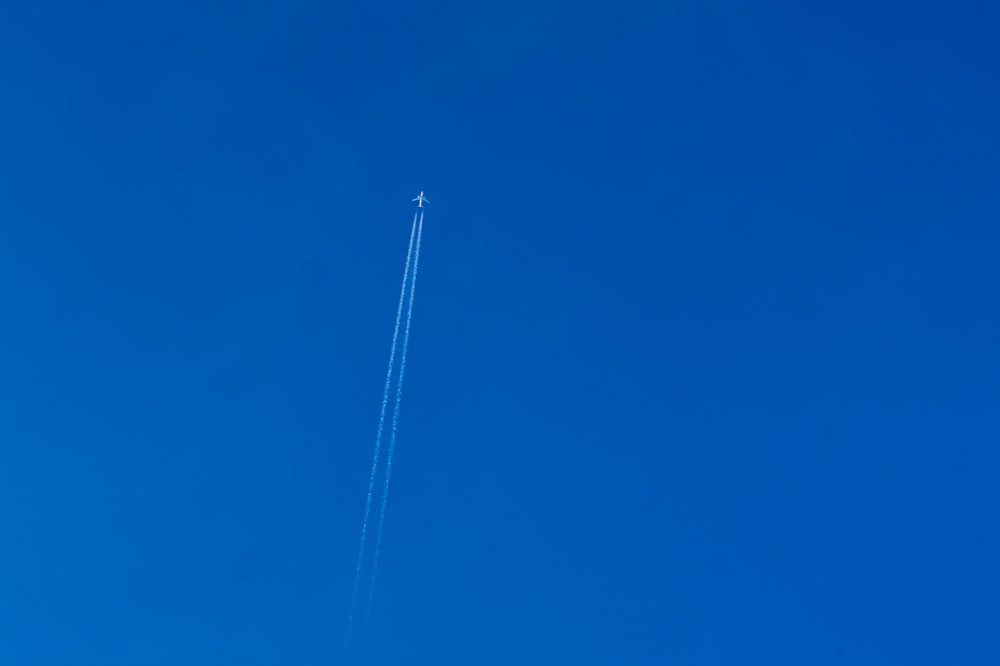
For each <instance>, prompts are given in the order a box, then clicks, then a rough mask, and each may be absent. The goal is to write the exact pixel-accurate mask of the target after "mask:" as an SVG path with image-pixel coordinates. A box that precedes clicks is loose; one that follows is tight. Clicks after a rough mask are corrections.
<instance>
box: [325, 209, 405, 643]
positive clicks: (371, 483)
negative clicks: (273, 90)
mask: <svg viewBox="0 0 1000 666" xmlns="http://www.w3.org/2000/svg"><path fill="white" fill-rule="evenodd" d="M420 221H421V225H422V224H423V215H421V216H420ZM416 231H417V213H414V214H413V226H412V227H411V228H410V244H409V246H408V247H407V248H406V266H405V267H404V268H403V286H402V287H400V289H399V305H398V306H397V307H396V326H395V328H393V331H392V346H391V347H390V348H389V369H388V370H387V371H386V373H385V389H384V390H383V391H382V408H381V410H380V411H379V415H378V431H377V434H376V435H375V453H374V455H373V456H372V471H371V474H369V476H368V496H367V497H366V499H365V516H364V519H363V520H362V521H361V544H360V545H359V546H358V564H357V567H356V568H355V571H354V589H353V590H352V592H351V611H350V614H349V615H348V616H347V638H346V643H345V646H344V652H345V658H346V654H347V652H349V651H350V646H351V637H352V632H353V630H354V611H355V607H356V606H357V601H358V585H359V584H360V582H361V563H362V561H363V560H364V555H365V541H366V539H367V537H368V520H369V518H370V517H371V510H372V496H373V495H374V492H375V476H376V473H377V471H378V460H379V453H380V452H381V450H382V433H383V431H384V430H385V410H386V407H387V406H388V404H389V386H390V385H391V383H392V368H393V366H394V365H395V362H396V341H397V340H398V339H399V324H400V321H401V320H402V318H403V301H404V299H405V297H406V282H407V278H408V277H409V275H410V261H411V259H412V257H413V237H414V234H415V233H416ZM415 273H416V264H414V274H415ZM410 301H411V303H412V301H413V299H412V297H411V299H410ZM411 307H412V306H411ZM407 331H409V324H408V323H407ZM403 353H404V355H405V353H406V346H405V344H404V346H403ZM379 531H380V532H381V522H379Z"/></svg>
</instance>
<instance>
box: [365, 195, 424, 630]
mask: <svg viewBox="0 0 1000 666" xmlns="http://www.w3.org/2000/svg"><path fill="white" fill-rule="evenodd" d="M423 232H424V214H423V211H421V213H420V224H419V225H418V226H417V245H416V248H415V249H414V251H413V277H412V278H411V280H412V281H411V283H410V300H409V303H408V305H407V306H406V327H405V328H404V329H403V351H402V353H401V354H400V355H399V378H398V379H397V380H396V400H395V402H394V403H393V407H392V430H391V431H390V433H391V434H390V435H389V450H388V452H387V453H386V458H385V482H384V484H383V486H382V504H381V506H380V508H379V515H378V528H377V529H376V531H375V554H374V556H373V558H372V573H371V580H370V583H369V585H368V605H367V606H366V607H365V628H366V629H367V628H368V622H369V620H370V619H371V612H372V598H373V597H374V595H375V574H376V572H377V570H378V556H379V551H381V549H382V526H383V524H384V523H385V504H386V501H387V500H388V499H389V480H390V477H391V475H392V453H393V451H394V450H395V448H396V426H397V425H398V424H399V403H400V401H401V400H402V398H403V375H404V374H405V373H406V350H407V348H408V347H409V346H410V322H411V321H412V320H413V297H414V295H415V293H416V290H417V268H418V267H419V265H420V237H421V236H422V235H423Z"/></svg>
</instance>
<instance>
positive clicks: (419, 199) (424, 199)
mask: <svg viewBox="0 0 1000 666" xmlns="http://www.w3.org/2000/svg"><path fill="white" fill-rule="evenodd" d="M410 201H416V202H417V208H423V207H424V204H425V203H430V199H428V198H427V197H425V196H424V192H423V190H421V191H420V194H418V195H417V198H416V199H410Z"/></svg>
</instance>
